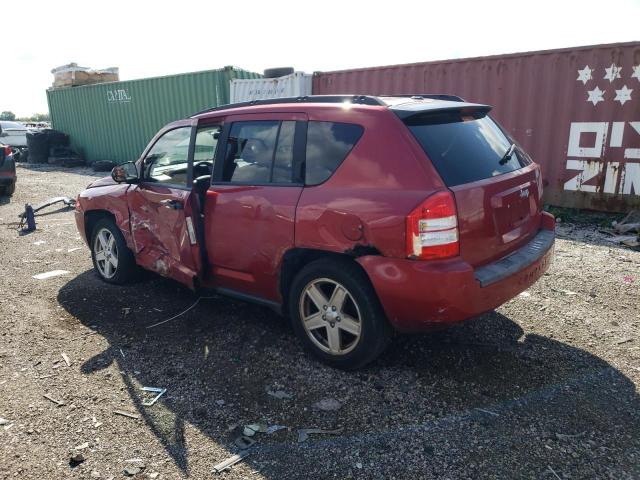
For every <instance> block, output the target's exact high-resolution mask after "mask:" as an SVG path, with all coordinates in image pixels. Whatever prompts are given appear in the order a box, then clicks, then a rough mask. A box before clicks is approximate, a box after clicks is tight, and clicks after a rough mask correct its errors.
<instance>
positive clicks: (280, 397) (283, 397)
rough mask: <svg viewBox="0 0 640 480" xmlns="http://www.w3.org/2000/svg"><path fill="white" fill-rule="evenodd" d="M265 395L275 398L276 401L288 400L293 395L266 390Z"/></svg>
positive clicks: (280, 391)
mask: <svg viewBox="0 0 640 480" xmlns="http://www.w3.org/2000/svg"><path fill="white" fill-rule="evenodd" d="M267 395H269V396H271V397H273V398H277V399H278V400H289V399H291V398H293V395H291V394H290V393H287V392H284V391H282V390H276V391H272V390H267Z"/></svg>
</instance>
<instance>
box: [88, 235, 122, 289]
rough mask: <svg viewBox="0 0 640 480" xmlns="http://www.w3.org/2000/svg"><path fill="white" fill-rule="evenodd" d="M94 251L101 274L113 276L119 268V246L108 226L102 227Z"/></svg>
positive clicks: (94, 244) (108, 276)
mask: <svg viewBox="0 0 640 480" xmlns="http://www.w3.org/2000/svg"><path fill="white" fill-rule="evenodd" d="M93 253H94V255H95V258H96V265H97V267H98V271H99V272H100V275H102V276H103V277H105V278H111V277H113V276H114V275H115V274H116V270H117V269H118V247H117V246H116V239H115V238H114V237H113V234H112V233H111V232H110V231H109V230H108V229H106V228H103V229H101V230H100V231H99V232H98V235H96V239H95V240H94V242H93Z"/></svg>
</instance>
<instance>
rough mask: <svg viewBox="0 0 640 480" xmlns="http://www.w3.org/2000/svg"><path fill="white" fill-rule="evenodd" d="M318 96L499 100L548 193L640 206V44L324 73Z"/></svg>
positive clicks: (502, 115)
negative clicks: (426, 95) (442, 95)
mask: <svg viewBox="0 0 640 480" xmlns="http://www.w3.org/2000/svg"><path fill="white" fill-rule="evenodd" d="M313 93H314V94H318V95H319V94H343V93H345V94H346V93H348V94H352V93H353V94H355V93H358V94H371V95H382V94H394V93H395V94H400V93H450V94H455V95H459V96H461V97H463V98H464V99H465V100H468V101H473V102H478V103H486V104H489V105H492V106H493V111H492V116H493V117H494V118H495V119H496V120H498V121H499V122H500V123H501V124H502V125H503V126H504V127H505V128H506V129H507V130H508V131H509V132H510V133H511V134H512V135H513V136H514V138H516V139H517V140H518V141H519V142H520V143H521V144H522V145H523V147H524V148H525V149H526V150H527V151H528V152H529V153H530V154H531V156H532V157H533V158H534V160H535V161H536V162H538V163H539V164H540V165H541V166H542V171H543V176H544V180H545V201H546V202H547V203H550V204H552V205H558V206H563V207H577V208H590V209H595V210H606V211H612V212H617V211H627V210H630V209H633V208H640V42H630V43H620V44H611V45H598V46H590V47H578V48H571V49H561V50H546V51H539V52H527V53H521V54H510V55H500V56H492V57H479V58H468V59H460V60H445V61H436V62H426V63H416V64H408V65H394V66H388V67H374V68H364V69H355V70H344V71H337V72H321V73H316V74H315V75H314V79H313Z"/></svg>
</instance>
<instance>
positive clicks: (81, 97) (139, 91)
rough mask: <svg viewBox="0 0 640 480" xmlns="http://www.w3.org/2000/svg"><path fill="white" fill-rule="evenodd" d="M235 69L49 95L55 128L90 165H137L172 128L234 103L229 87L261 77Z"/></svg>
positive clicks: (61, 91)
mask: <svg viewBox="0 0 640 480" xmlns="http://www.w3.org/2000/svg"><path fill="white" fill-rule="evenodd" d="M260 77H261V75H260V74H257V73H252V72H247V71H245V70H239V69H236V68H232V67H225V68H223V69H220V70H207V71H204V72H194V73H184V74H179V75H169V76H165V77H154V78H144V79H140V80H128V81H123V82H110V83H101V84H97V85H86V86H81V87H70V88H59V89H51V90H48V91H47V101H48V103H49V113H50V115H51V122H52V126H53V128H54V129H56V130H60V131H62V132H64V133H67V134H68V135H69V136H70V137H71V146H72V148H74V149H75V150H76V151H77V152H78V153H80V154H81V155H82V156H83V158H85V159H86V160H87V162H94V161H96V160H112V161H115V162H118V163H122V162H126V161H130V160H137V159H138V158H139V157H140V155H141V154H142V151H143V150H144V148H145V147H146V146H147V144H148V143H149V141H150V140H151V138H153V136H154V135H155V134H156V133H157V132H158V130H159V129H160V128H161V127H163V126H164V125H166V124H167V123H169V122H171V121H174V120H178V119H181V118H185V117H187V116H189V115H191V114H193V113H196V112H198V111H200V110H204V109H206V108H211V107H216V106H219V105H224V104H227V103H229V98H230V97H229V82H230V80H232V79H234V78H240V79H247V78H260Z"/></svg>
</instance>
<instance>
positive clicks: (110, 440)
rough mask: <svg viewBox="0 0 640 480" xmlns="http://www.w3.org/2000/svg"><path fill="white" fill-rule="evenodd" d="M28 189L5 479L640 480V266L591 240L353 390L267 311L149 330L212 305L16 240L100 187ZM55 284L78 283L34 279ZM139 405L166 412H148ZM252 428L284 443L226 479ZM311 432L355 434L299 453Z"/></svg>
mask: <svg viewBox="0 0 640 480" xmlns="http://www.w3.org/2000/svg"><path fill="white" fill-rule="evenodd" d="M18 176H19V178H18V186H17V191H16V194H15V196H14V197H13V198H12V199H11V201H9V200H7V199H2V200H1V201H0V223H2V224H3V228H2V229H0V259H1V261H0V282H1V283H0V291H1V292H2V296H0V322H1V323H0V417H2V418H4V419H6V420H7V421H8V423H6V424H5V425H2V426H0V478H23V479H59V478H82V479H85V478H103V479H109V478H114V479H115V478H124V477H125V473H124V469H125V468H127V467H135V466H138V467H139V466H142V465H143V466H144V467H145V468H144V470H143V471H142V472H141V473H139V474H137V475H136V478H164V479H179V478H196V479H201V478H203V479H204V478H215V477H220V478H224V479H239V478H251V479H254V478H255V479H261V478H263V479H281V478H304V479H308V478H341V479H342V478H362V479H383V478H384V479H392V478H398V479H400V478H411V479H415V478H438V479H459V478H474V479H476V478H543V479H545V478H547V479H558V478H561V479H565V478H571V479H577V478H612V479H623V478H640V408H639V407H640V402H639V400H638V393H637V390H636V387H637V384H638V381H639V380H640V327H639V326H640V301H639V285H640V252H635V251H632V250H630V249H626V248H621V247H617V246H615V245H613V244H611V243H608V242H607V241H606V240H605V237H604V236H603V235H602V234H599V233H598V232H597V230H596V228H595V227H584V226H582V227H578V226H573V225H570V224H567V223H563V224H561V225H560V228H559V229H558V235H559V239H558V241H557V244H556V258H555V262H554V264H553V266H552V268H551V269H550V271H549V272H548V274H547V275H545V276H544V277H543V278H542V279H541V280H540V281H539V282H538V283H537V284H536V285H534V286H533V287H532V288H531V289H530V290H528V291H527V292H525V293H524V294H522V295H520V296H519V297H517V298H515V299H514V300H512V301H511V302H509V303H507V304H505V305H503V306H502V307H500V308H499V309H498V310H496V311H495V312H492V313H489V314H486V315H483V316H482V317H480V318H477V319H474V320H471V321H469V322H466V323H465V324H463V325H460V326H458V327H455V328H452V329H451V330H449V331H446V332H440V333H436V334H431V335H423V336H412V337H398V338H397V339H395V340H394V342H393V344H392V346H391V347H390V348H389V350H388V351H387V352H386V353H385V354H384V355H383V356H382V358H381V359H380V360H378V361H377V362H375V363H374V364H372V365H371V366H369V367H367V368H366V369H364V370H361V371H359V372H355V373H345V372H341V371H336V370H332V369H330V368H328V367H325V366H323V365H321V364H319V363H317V362H315V361H314V360H311V359H309V358H308V357H307V356H305V354H304V353H303V352H302V350H301V348H300V346H299V345H298V343H297V342H296V340H295V338H294V336H293V333H292V330H291V328H290V327H289V326H288V325H287V324H286V323H285V322H283V321H282V320H281V319H280V318H279V317H278V316H276V315H275V314H273V313H272V312H270V311H269V310H267V309H264V308H261V307H257V306H254V305H249V304H244V303H240V302H236V301H232V300H229V299H226V298H222V297H214V298H208V299H203V300H202V301H201V302H200V303H199V304H198V305H197V306H196V307H195V308H193V309H192V310H190V311H189V312H188V313H186V314H184V315H182V316H180V317H178V318H176V319H174V320H172V321H170V322H167V323H165V324H163V325H161V326H159V327H156V328H153V329H148V328H146V327H147V326H149V325H152V324H154V323H156V322H158V321H161V320H164V319H167V318H169V317H171V316H173V315H175V314H177V313H179V312H181V311H183V310H184V309H186V308H187V307H189V306H190V305H192V304H193V303H194V302H195V300H196V299H197V298H198V297H197V296H196V295H195V294H193V293H191V292H190V291H188V290H186V289H184V288H182V287H181V286H179V285H178V284H176V283H174V282H172V281H169V280H166V279H162V278H159V277H157V276H154V275H153V274H148V275H143V278H142V279H140V280H139V281H138V282H137V283H135V284H132V285H129V286H126V287H116V286H111V285H107V284H105V283H102V282H100V281H99V280H98V278H97V277H96V275H95V274H94V273H93V271H92V266H91V261H90V257H89V253H88V249H87V248H86V246H84V245H83V243H82V241H81V240H80V237H79V236H78V234H77V232H76V227H75V224H74V223H73V214H72V213H70V212H69V211H66V210H64V209H62V210H58V211H55V209H53V210H54V213H51V214H48V215H45V216H41V217H39V218H38V230H37V231H36V232H33V233H31V234H28V235H23V236H21V235H18V233H17V232H16V228H15V227H16V225H15V221H16V215H17V214H18V213H19V212H20V211H21V209H22V205H23V204H24V203H25V202H33V203H38V202H39V201H40V200H42V199H46V198H48V197H51V196H55V195H60V194H67V195H71V196H75V194H76V193H77V192H78V191H80V190H81V189H82V188H83V187H84V186H86V184H88V183H89V182H90V181H91V180H92V179H93V177H95V174H93V173H92V172H90V171H88V170H82V169H75V170H65V171H58V170H54V169H46V168H38V169H35V168H25V167H19V169H18ZM57 269H62V270H68V271H69V272H70V273H69V274H67V275H63V276H59V277H55V278H50V279H47V280H36V279H34V278H32V275H35V274H38V273H42V272H47V271H51V270H57ZM63 353H64V354H65V355H66V356H67V358H68V359H69V362H70V365H69V366H67V363H66V361H65V360H64V358H63ZM141 386H153V387H166V388H167V393H166V394H165V395H164V396H163V397H162V398H161V399H160V400H159V401H158V403H156V404H155V405H153V406H151V407H149V406H144V405H143V404H142V402H143V401H144V400H145V399H147V398H148V397H146V396H145V394H144V392H142V391H141V390H140V387H141ZM268 391H272V392H273V391H283V392H286V393H287V394H289V395H291V398H275V397H274V396H272V395H269V394H268V393H267V392H268ZM44 395H48V396H50V397H51V398H52V399H55V400H58V401H60V402H64V405H61V406H58V405H57V404H55V403H54V402H53V401H51V400H49V399H47V398H45V397H44ZM322 399H334V400H337V401H338V402H339V404H340V408H339V409H337V410H333V411H323V410H319V409H318V408H316V407H314V406H313V405H314V404H315V403H316V402H318V401H320V400H322ZM334 403H335V402H334ZM114 410H124V411H127V412H131V413H133V414H135V415H136V416H137V417H138V418H137V419H134V418H129V417H125V416H120V415H116V414H114V413H113V412H114ZM254 422H264V423H266V424H268V425H276V424H277V425H284V426H286V427H287V429H283V430H280V431H278V432H276V433H273V434H272V435H267V434H265V433H257V434H256V435H255V437H254V438H255V439H256V440H257V443H256V445H255V446H254V447H253V449H252V451H251V454H250V455H249V456H248V457H246V458H245V459H244V460H243V461H242V462H241V463H239V464H237V465H236V466H234V467H233V468H232V469H231V470H228V471H226V472H224V473H222V474H215V473H212V467H213V466H214V465H215V464H216V463H218V462H220V461H222V460H224V459H225V458H227V457H228V456H230V455H231V454H233V453H235V452H236V451H237V448H236V447H235V446H234V444H233V441H234V439H235V438H236V437H237V436H238V434H239V433H240V430H241V428H242V426H243V425H246V424H249V423H254ZM0 423H2V422H1V421H0ZM300 428H324V429H342V430H341V431H340V433H338V434H335V435H310V437H309V439H308V440H307V441H306V442H303V443H299V442H298V429H300ZM77 453H81V454H82V456H83V458H84V461H83V462H81V463H80V464H79V465H75V464H73V462H72V463H71V464H70V458H71V456H73V455H75V454H77ZM134 471H135V470H134ZM130 473H133V471H132V472H130Z"/></svg>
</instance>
